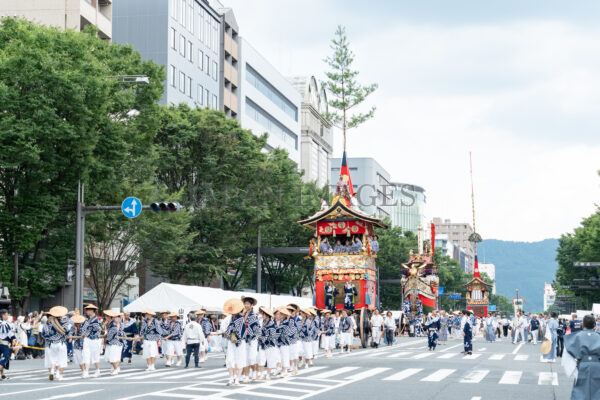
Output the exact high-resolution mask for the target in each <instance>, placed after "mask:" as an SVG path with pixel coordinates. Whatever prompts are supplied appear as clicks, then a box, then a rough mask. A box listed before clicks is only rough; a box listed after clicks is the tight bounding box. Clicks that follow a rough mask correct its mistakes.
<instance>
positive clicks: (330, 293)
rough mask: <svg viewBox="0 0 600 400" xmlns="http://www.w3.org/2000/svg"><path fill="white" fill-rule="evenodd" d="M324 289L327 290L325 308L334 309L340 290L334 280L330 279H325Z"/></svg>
mask: <svg viewBox="0 0 600 400" xmlns="http://www.w3.org/2000/svg"><path fill="white" fill-rule="evenodd" d="M324 291H325V308H327V309H328V310H331V311H334V310H335V303H334V300H335V296H337V295H338V293H339V291H338V290H337V288H336V287H335V286H333V282H332V281H331V280H330V279H328V280H326V281H325V287H324Z"/></svg>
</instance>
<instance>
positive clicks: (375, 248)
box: [371, 235, 379, 254]
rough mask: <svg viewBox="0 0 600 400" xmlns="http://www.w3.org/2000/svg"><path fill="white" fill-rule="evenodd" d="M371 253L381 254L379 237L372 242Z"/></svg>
mask: <svg viewBox="0 0 600 400" xmlns="http://www.w3.org/2000/svg"><path fill="white" fill-rule="evenodd" d="M371 253H372V254H377V253H379V238H378V237H377V235H374V236H373V240H371Z"/></svg>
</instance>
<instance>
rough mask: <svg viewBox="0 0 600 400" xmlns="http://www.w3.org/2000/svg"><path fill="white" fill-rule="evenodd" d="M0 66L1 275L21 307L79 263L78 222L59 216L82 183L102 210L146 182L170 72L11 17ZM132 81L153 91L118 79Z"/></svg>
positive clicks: (4, 29) (0, 41)
mask: <svg viewBox="0 0 600 400" xmlns="http://www.w3.org/2000/svg"><path fill="white" fill-rule="evenodd" d="M0 59H1V60H2V62H1V63H0V111H1V112H0V237H1V240H0V242H1V244H0V276H1V277H2V279H3V282H4V283H8V284H9V287H10V289H11V295H12V297H13V298H14V299H16V300H17V301H18V302H19V304H20V306H22V307H25V306H26V303H27V301H28V299H29V298H30V297H31V296H36V297H41V298H44V297H48V296H50V295H51V294H52V293H53V291H54V290H55V289H56V288H57V287H58V286H60V285H61V284H62V283H63V281H64V273H65V267H66V264H67V259H68V258H74V254H73V253H74V244H73V242H74V239H73V236H74V227H73V221H74V216H73V215H72V214H65V213H64V212H60V211H59V209H60V208H61V207H63V206H72V205H74V203H75V200H76V188H77V182H78V181H82V182H84V183H88V185H87V189H88V190H87V192H86V200H87V204H98V203H100V202H103V201H105V200H107V199H110V197H111V196H110V195H111V193H112V192H113V190H114V188H115V185H118V187H123V186H124V185H132V184H135V182H136V180H137V181H140V180H145V179H146V178H147V175H144V174H143V173H142V174H138V173H139V172H140V171H142V172H143V171H144V168H145V166H147V162H151V160H152V151H153V148H152V146H151V144H152V137H153V133H154V131H153V130H152V129H149V128H150V127H151V126H152V119H153V110H155V108H156V105H155V102H156V101H157V100H158V99H159V98H160V95H161V94H162V81H163V80H164V71H162V68H161V67H159V66H157V65H155V64H153V63H152V62H149V61H143V60H142V59H141V57H140V55H139V53H136V52H134V51H133V50H132V49H131V47H124V46H119V45H115V44H110V43H109V42H106V41H103V40H101V39H99V38H98V37H97V35H96V32H95V31H94V29H93V28H88V29H86V30H85V31H84V32H83V33H79V32H73V31H66V32H63V31H60V30H58V29H55V28H47V27H42V26H39V25H36V24H33V23H29V22H27V21H25V20H21V19H14V18H5V19H2V21H1V24H0ZM131 74H144V75H147V76H148V77H149V78H150V84H147V85H137V84H134V85H130V86H127V87H124V86H123V84H122V83H120V82H119V81H118V80H117V79H114V78H113V77H115V76H119V75H131ZM133 109H135V110H138V111H139V115H138V116H137V117H136V118H130V117H128V115H129V114H128V112H129V111H131V110H133ZM145 160H147V162H144V161H145ZM124 175H126V176H128V177H129V179H122V178H123V177H124ZM131 177H134V178H131ZM15 254H16V255H17V257H14V255H15ZM14 267H17V268H16V269H18V270H19V276H18V283H17V285H13V284H12V283H13V281H14V274H13V270H14V269H15V268H14Z"/></svg>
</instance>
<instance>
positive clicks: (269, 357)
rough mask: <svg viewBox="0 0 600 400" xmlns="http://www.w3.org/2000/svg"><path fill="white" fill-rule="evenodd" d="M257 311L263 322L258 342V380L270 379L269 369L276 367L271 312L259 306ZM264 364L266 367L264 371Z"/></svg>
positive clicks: (274, 337) (275, 349)
mask: <svg viewBox="0 0 600 400" xmlns="http://www.w3.org/2000/svg"><path fill="white" fill-rule="evenodd" d="M259 312H260V314H261V315H262V317H263V324H262V327H261V331H260V338H259V342H258V347H259V350H258V368H259V377H258V379H259V380H267V381H268V380H271V371H273V369H274V368H277V359H278V357H277V345H276V342H277V335H276V329H275V321H274V320H273V312H272V311H271V310H270V309H268V308H267V307H260V308H259ZM265 364H266V366H267V369H266V371H265Z"/></svg>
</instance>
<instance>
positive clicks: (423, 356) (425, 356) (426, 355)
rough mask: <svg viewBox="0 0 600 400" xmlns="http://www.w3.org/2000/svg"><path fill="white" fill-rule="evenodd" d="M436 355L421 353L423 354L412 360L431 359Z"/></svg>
mask: <svg viewBox="0 0 600 400" xmlns="http://www.w3.org/2000/svg"><path fill="white" fill-rule="evenodd" d="M433 354H434V353H421V354H417V355H416V356H413V357H412V358H413V359H415V360H420V359H421V358H427V357H431V356H432V355H433Z"/></svg>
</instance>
